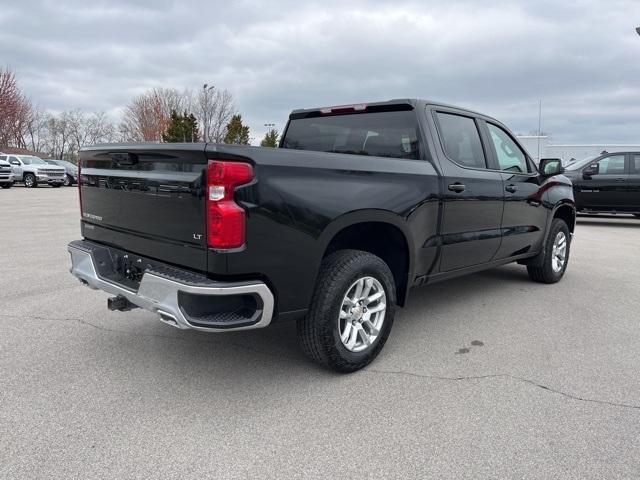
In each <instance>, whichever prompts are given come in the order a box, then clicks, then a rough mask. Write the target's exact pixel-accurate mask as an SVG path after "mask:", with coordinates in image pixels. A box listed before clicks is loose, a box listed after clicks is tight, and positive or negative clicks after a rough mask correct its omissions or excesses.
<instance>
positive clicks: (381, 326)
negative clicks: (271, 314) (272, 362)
mask: <svg viewBox="0 0 640 480" xmlns="http://www.w3.org/2000/svg"><path fill="white" fill-rule="evenodd" d="M395 297H396V293H395V282H394V279H393V275H392V274H391V271H390V270H389V267H388V266H387V264H386V263H385V262H384V261H382V260H381V259H380V258H379V257H376V256H375V255H372V254H370V253H368V252H363V251H359V250H340V251H338V252H335V253H333V254H331V255H330V256H328V257H327V258H325V259H324V261H323V262H322V266H321V269H320V274H319V275H318V280H317V283H316V290H315V292H314V295H313V299H312V302H311V308H310V309H309V313H308V314H307V316H306V317H305V318H303V319H301V320H299V321H298V339H299V341H300V345H301V347H302V349H303V350H304V352H305V353H306V354H307V355H308V356H309V357H310V358H311V359H312V360H314V361H316V362H318V363H319V364H321V365H323V366H325V367H327V368H330V369H333V370H336V371H339V372H353V371H356V370H359V369H361V368H362V367H364V366H366V365H368V364H369V363H370V362H371V361H372V360H373V359H374V358H376V356H377V355H378V353H380V350H382V347H383V346H384V344H385V342H386V340H387V337H388V336H389V332H390V331H391V326H392V325H393V318H394V315H395V300H396V298H395Z"/></svg>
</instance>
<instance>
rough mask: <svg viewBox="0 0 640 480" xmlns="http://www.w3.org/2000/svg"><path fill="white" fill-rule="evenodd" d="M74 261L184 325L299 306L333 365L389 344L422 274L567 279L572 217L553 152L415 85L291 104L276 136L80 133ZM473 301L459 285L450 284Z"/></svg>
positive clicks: (267, 318)
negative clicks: (272, 143)
mask: <svg viewBox="0 0 640 480" xmlns="http://www.w3.org/2000/svg"><path fill="white" fill-rule="evenodd" d="M80 157H81V161H80V169H81V172H80V181H79V192H80V205H81V215H82V221H81V229H82V236H83V237H84V239H83V240H78V241H74V242H72V243H70V244H69V248H68V249H69V252H70V254H71V260H72V268H71V272H72V273H73V275H75V276H76V277H78V278H79V279H80V280H81V281H82V282H83V283H84V284H86V285H88V286H89V287H91V288H94V289H101V290H104V291H106V292H108V293H110V294H112V295H113V296H112V297H111V298H109V302H108V306H109V308H110V309H112V310H128V309H131V308H135V307H141V308H144V309H147V310H150V311H152V312H154V313H156V314H157V315H158V317H159V319H160V320H162V321H164V322H166V323H168V324H170V325H173V326H175V327H178V328H185V329H187V328H190V329H196V330H202V331H210V332H222V331H230V330H243V329H253V328H262V327H266V326H268V325H269V324H271V323H272V322H274V321H276V320H278V321H285V320H296V321H297V328H298V336H299V339H300V343H301V346H302V348H303V350H304V351H305V352H306V353H307V354H308V355H309V356H310V357H311V358H312V359H314V360H315V361H317V362H319V363H321V364H323V365H325V366H327V367H330V368H333V369H335V370H338V371H347V372H348V371H354V370H357V369H359V368H362V367H363V366H365V365H367V364H368V363H369V362H370V361H371V360H373V359H374V358H375V356H376V355H377V354H378V353H379V351H380V350H381V349H382V347H383V345H384V343H385V341H386V339H387V337H388V335H389V332H390V330H391V326H392V323H393V319H394V315H395V312H396V309H397V307H399V306H403V305H404V304H405V302H406V301H407V296H408V294H409V290H410V288H411V287H414V286H417V285H423V284H426V283H432V282H436V281H440V280H445V279H450V278H453V277H457V276H459V275H464V274H468V273H473V272H477V271H480V270H483V269H487V268H491V267H495V266H498V265H502V264H505V263H508V262H518V263H521V264H523V265H526V268H527V269H528V272H529V275H530V277H531V278H532V279H533V280H535V281H538V282H545V283H553V282H557V281H558V280H560V278H561V277H562V276H563V274H564V272H565V269H566V268H567V262H568V259H569V248H570V245H571V238H572V235H573V230H574V225H575V205H574V201H573V192H572V186H571V182H570V181H568V180H567V178H566V177H565V176H563V175H562V172H563V170H562V167H561V165H560V161H559V160H553V159H549V160H548V161H547V160H543V161H542V162H541V164H540V170H538V168H537V166H536V165H535V164H534V163H533V161H532V160H531V158H530V157H529V156H528V155H527V153H526V152H525V150H524V149H522V147H521V146H520V145H519V144H518V142H517V140H516V139H515V138H514V136H513V135H512V134H511V133H510V132H509V130H508V129H507V128H506V127H505V126H504V125H502V124H501V123H500V122H498V121H497V120H494V119H493V118H490V117H487V116H485V115H481V114H479V113H475V112H471V111H468V110H464V109H461V108H455V107H452V106H447V105H442V104H436V103H433V102H427V101H422V100H393V101H388V102H378V103H368V104H360V105H347V106H339V107H328V108H317V109H308V110H295V111H294V112H293V113H291V115H290V117H289V122H288V124H287V127H286V130H285V131H284V134H283V137H282V139H281V143H280V147H279V148H258V147H250V146H240V145H217V144H216V145H213V144H118V145H102V146H95V147H91V148H87V149H84V150H83V151H82V152H81V156H80ZM452 301H464V299H452Z"/></svg>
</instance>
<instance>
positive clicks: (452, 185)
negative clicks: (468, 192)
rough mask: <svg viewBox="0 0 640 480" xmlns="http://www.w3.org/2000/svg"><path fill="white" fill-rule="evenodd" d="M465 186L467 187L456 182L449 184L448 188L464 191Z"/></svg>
mask: <svg viewBox="0 0 640 480" xmlns="http://www.w3.org/2000/svg"><path fill="white" fill-rule="evenodd" d="M465 188H467V187H466V186H465V185H463V184H461V183H458V182H456V183H452V184H451V185H449V190H451V191H452V192H456V193H460V192H464V189H465Z"/></svg>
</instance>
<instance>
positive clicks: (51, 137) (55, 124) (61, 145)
mask: <svg viewBox="0 0 640 480" xmlns="http://www.w3.org/2000/svg"><path fill="white" fill-rule="evenodd" d="M70 123H71V122H70V120H69V113H68V112H64V113H61V114H60V115H57V116H56V115H51V114H50V115H49V117H48V120H47V131H48V141H49V151H50V153H51V155H52V156H53V157H54V158H64V156H65V153H67V156H68V154H69V152H68V150H70V148H71V146H70V144H71V127H70Z"/></svg>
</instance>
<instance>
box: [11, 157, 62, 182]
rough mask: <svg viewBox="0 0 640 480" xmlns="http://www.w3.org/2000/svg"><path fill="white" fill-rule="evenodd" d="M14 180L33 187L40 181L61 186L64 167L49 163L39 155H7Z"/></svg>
mask: <svg viewBox="0 0 640 480" xmlns="http://www.w3.org/2000/svg"><path fill="white" fill-rule="evenodd" d="M7 159H8V161H9V163H10V164H11V168H12V170H13V177H14V178H13V179H14V181H15V182H22V183H24V185H25V186H26V187H29V188H35V187H37V186H38V185H39V184H41V183H47V184H49V185H51V186H52V187H61V186H62V185H64V181H65V175H66V174H65V169H64V168H62V167H59V166H57V165H50V164H48V163H47V162H45V161H44V160H42V159H41V158H40V157H35V156H33V155H8V158H7Z"/></svg>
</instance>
